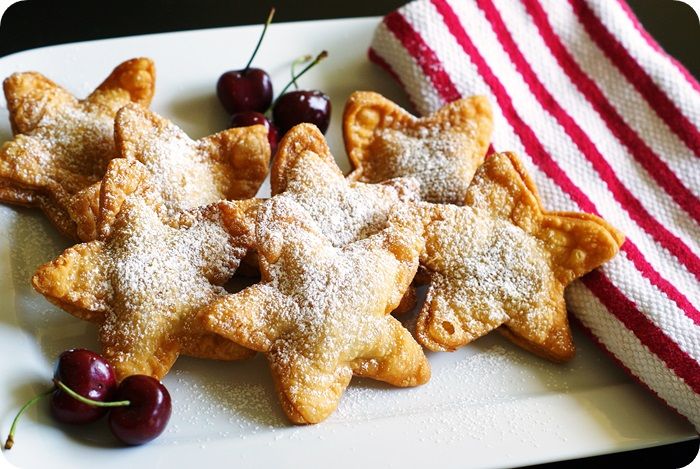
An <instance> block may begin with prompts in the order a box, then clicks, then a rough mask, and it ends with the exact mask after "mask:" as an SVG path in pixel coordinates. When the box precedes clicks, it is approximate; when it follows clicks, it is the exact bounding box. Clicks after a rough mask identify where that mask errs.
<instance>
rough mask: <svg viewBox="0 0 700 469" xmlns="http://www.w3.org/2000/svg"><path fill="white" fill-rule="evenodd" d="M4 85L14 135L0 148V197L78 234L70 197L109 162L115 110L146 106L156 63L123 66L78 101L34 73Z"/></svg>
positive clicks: (140, 60) (140, 61)
mask: <svg viewBox="0 0 700 469" xmlns="http://www.w3.org/2000/svg"><path fill="white" fill-rule="evenodd" d="M3 85H4V90H5V97H6V99H7V106H8V110H9V112H10V122H11V125H12V129H13V132H14V133H15V137H14V139H13V140H11V141H8V142H6V143H4V144H3V145H2V147H0V186H1V187H2V190H0V200H2V201H3V202H6V203H12V204H20V205H30V206H36V207H39V208H41V209H43V210H44V212H46V214H47V215H48V216H49V218H50V219H51V220H52V221H53V222H54V223H55V224H56V225H57V227H58V228H59V229H60V230H61V232H63V233H65V234H69V235H71V236H72V237H74V238H75V237H78V235H79V232H80V231H81V230H80V227H79V226H76V221H75V220H74V217H73V213H72V210H73V199H74V198H75V197H76V195H77V194H78V193H79V192H80V191H82V190H84V189H86V188H88V187H89V186H90V185H92V184H94V183H95V182H97V181H99V180H100V179H101V178H102V176H103V174H104V172H105V170H106V168H107V164H108V162H109V160H111V159H112V158H114V156H115V151H114V116H115V115H116V113H117V111H118V110H119V109H120V108H121V107H122V106H124V105H125V104H128V103H132V102H134V103H138V104H140V105H145V106H147V105H148V104H149V103H150V101H151V98H152V96H153V91H154V87H155V71H154V67H153V62H151V61H150V60H149V59H144V58H138V59H132V60H129V61H127V62H124V63H122V64H121V65H119V66H118V67H117V68H115V69H114V71H113V72H112V73H111V74H110V76H109V77H107V79H106V80H105V81H104V82H102V84H101V85H100V86H98V87H97V89H95V91H93V92H92V93H91V94H90V95H89V96H88V97H87V98H85V99H83V100H78V99H77V98H75V97H74V96H73V95H71V94H70V93H69V92H68V91H66V90H65V89H63V88H61V87H60V86H58V85H57V84H55V83H54V82H52V81H51V80H49V79H48V78H46V77H44V76H43V75H41V74H39V73H36V72H26V73H16V74H14V75H12V76H10V77H9V78H7V79H6V80H5V81H4V83H3ZM93 191H94V189H93Z"/></svg>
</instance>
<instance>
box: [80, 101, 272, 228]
mask: <svg viewBox="0 0 700 469" xmlns="http://www.w3.org/2000/svg"><path fill="white" fill-rule="evenodd" d="M115 140H116V146H117V155H118V156H119V157H121V158H117V159H114V160H112V161H111V162H110V164H109V167H108V169H107V172H108V173H111V177H109V178H107V177H106V176H105V180H107V181H108V182H107V183H103V184H102V186H101V190H102V192H104V191H105V187H106V188H107V192H106V193H103V194H101V193H100V192H99V190H98V198H99V197H101V199H100V204H95V203H94V202H93V204H92V206H91V210H89V211H83V212H82V213H84V214H86V217H85V218H86V219H87V218H90V217H91V216H99V217H101V218H100V219H99V225H100V232H99V233H98V235H99V236H106V235H107V234H108V233H109V226H110V225H109V220H110V219H114V217H115V216H116V214H117V212H118V210H119V205H120V203H121V200H122V199H123V194H121V198H120V195H119V191H120V190H121V189H123V188H124V187H136V186H138V183H139V181H142V180H144V179H148V180H149V187H150V188H151V189H152V190H153V194H152V195H153V196H155V197H157V198H158V199H159V202H160V204H159V206H158V207H157V208H158V212H159V215H160V216H161V218H163V219H164V221H166V222H167V220H168V219H171V218H174V219H177V218H178V216H179V215H180V214H181V213H183V212H186V211H187V210H190V209H193V208H196V207H200V206H203V205H207V204H210V203H213V202H216V201H219V200H233V199H247V198H250V197H253V196H255V194H256V193H257V191H258V189H259V188H260V185H261V184H262V182H263V181H264V179H265V177H266V176H267V172H268V169H269V163H270V145H269V143H268V140H267V131H266V130H265V127H263V126H262V125H255V126H250V127H238V128H233V129H228V130H224V131H223V132H219V133H217V134H214V135H209V136H207V137H204V138H201V139H199V140H192V139H191V138H189V137H188V136H187V134H185V132H183V131H182V130H181V129H180V128H179V127H177V126H176V125H175V124H173V123H172V122H170V121H169V120H167V119H165V118H163V117H161V116H159V115H157V114H156V113H154V112H151V111H149V110H148V109H144V108H143V107H141V106H136V105H128V106H125V107H123V108H122V109H121V110H120V111H119V112H118V113H117V117H116V119H115ZM132 161H138V162H139V163H142V164H140V165H135V164H133V163H131V162H132ZM144 170H145V172H144ZM115 189H117V190H115ZM95 205H98V206H99V207H101V210H100V212H99V213H95V211H94V210H93V209H94V206H95ZM86 207H87V203H86ZM84 223H85V224H88V223H89V222H88V221H87V220H86V221H84ZM92 223H93V224H95V225H97V224H98V222H97V221H93V222H92Z"/></svg>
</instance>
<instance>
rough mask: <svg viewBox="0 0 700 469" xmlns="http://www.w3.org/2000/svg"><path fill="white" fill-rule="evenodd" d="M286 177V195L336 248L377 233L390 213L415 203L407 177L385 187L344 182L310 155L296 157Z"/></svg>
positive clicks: (411, 182) (412, 181)
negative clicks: (298, 205) (308, 215)
mask: <svg viewBox="0 0 700 469" xmlns="http://www.w3.org/2000/svg"><path fill="white" fill-rule="evenodd" d="M288 178H289V181H288V183H287V189H286V194H289V197H293V198H294V199H295V201H296V202H297V203H299V204H300V205H301V206H302V207H303V208H304V210H305V211H306V212H307V213H308V214H310V216H311V217H312V218H313V219H314V221H315V222H316V223H317V224H318V226H319V228H320V230H321V232H322V233H323V234H324V235H326V236H327V237H328V238H329V240H330V241H331V242H332V243H333V246H336V247H338V246H344V245H346V244H349V243H352V242H354V241H357V240H359V239H363V238H366V237H368V236H370V235H372V234H374V233H377V232H379V231H381V230H382V229H384V228H385V227H386V226H387V220H388V219H389V216H390V214H391V213H392V211H393V210H394V209H395V208H396V207H397V206H398V205H399V204H400V203H402V202H405V201H409V200H415V199H416V198H417V193H418V183H417V181H416V180H415V179H411V178H402V179H396V180H394V181H391V182H389V183H386V184H364V183H352V182H348V181H346V180H345V178H343V176H342V174H340V173H339V172H338V171H334V170H333V168H331V167H330V166H328V164H327V163H325V162H321V161H320V158H319V157H318V156H317V155H315V154H313V153H311V152H306V153H304V154H302V155H301V156H299V158H298V160H297V162H296V164H295V166H294V167H293V168H291V169H290V171H289V174H288Z"/></svg>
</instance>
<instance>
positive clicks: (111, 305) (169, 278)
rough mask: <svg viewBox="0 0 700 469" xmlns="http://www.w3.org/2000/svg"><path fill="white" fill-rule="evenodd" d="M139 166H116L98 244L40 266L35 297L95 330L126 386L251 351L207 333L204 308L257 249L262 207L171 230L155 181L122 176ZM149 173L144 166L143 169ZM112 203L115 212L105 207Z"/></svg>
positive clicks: (248, 206)
mask: <svg viewBox="0 0 700 469" xmlns="http://www.w3.org/2000/svg"><path fill="white" fill-rule="evenodd" d="M139 165H141V163H139V162H137V161H127V160H124V159H120V160H113V161H112V163H111V166H112V168H111V169H112V170H111V171H109V172H108V174H107V175H106V176H105V180H103V182H102V183H103V186H106V187H112V188H114V187H118V189H110V190H109V191H108V192H110V193H112V194H114V193H117V192H118V193H119V196H120V198H119V200H117V198H116V197H114V198H112V199H110V201H111V202H112V203H113V205H114V206H118V209H114V210H115V214H114V217H113V219H112V221H111V223H109V230H107V231H106V235H105V237H104V238H103V239H101V240H99V241H92V242H89V243H85V244H78V245H76V246H73V247H71V248H69V249H67V250H66V251H64V253H63V254H61V255H60V256H59V257H58V258H57V259H56V260H54V261H52V262H49V263H47V264H45V265H43V266H41V267H40V268H39V269H38V271H37V272H36V274H35V275H34V277H33V279H32V283H33V285H34V287H35V289H36V290H37V291H38V292H40V293H42V294H43V295H44V296H46V298H47V299H48V300H49V301H51V302H53V303H54V304H56V305H58V306H59V307H61V308H63V309H65V310H66V311H68V312H69V313H71V314H73V315H75V316H77V317H79V318H81V319H85V320H89V321H91V322H95V323H97V325H98V329H99V338H100V342H101V344H102V348H103V355H104V356H105V357H106V358H107V360H108V361H109V362H110V363H111V364H112V365H113V366H114V368H115V371H116V374H117V377H118V379H120V380H121V379H123V378H124V377H126V376H128V375H131V374H147V375H151V376H154V377H156V378H158V379H160V378H162V377H163V376H164V375H165V374H166V373H167V372H168V370H169V369H170V367H171V366H172V364H173V363H174V361H175V360H176V359H177V357H178V355H179V354H181V353H184V354H189V355H193V356H196V357H203V358H213V359H221V360H224V359H225V360H236V359H242V358H247V357H249V356H251V355H252V353H253V352H251V351H250V350H248V349H244V348H243V347H240V346H239V345H236V344H233V343H231V342H228V341H226V340H224V339H223V338H221V337H218V336H216V335H215V334H212V333H210V332H208V331H205V330H203V329H202V328H201V327H200V326H199V323H198V322H196V321H194V318H195V317H196V315H197V312H198V310H199V309H200V308H201V307H202V306H204V305H206V304H207V303H209V302H211V301H214V300H215V299H216V298H218V297H221V296H223V295H224V294H225V290H224V289H223V288H222V287H221V285H223V284H224V283H225V282H226V281H227V280H228V279H229V278H230V277H231V276H232V275H233V272H234V270H235V269H236V267H237V266H238V263H239V261H240V259H241V258H242V257H243V255H244V254H245V251H246V249H247V248H248V247H250V246H251V243H252V238H253V231H254V219H255V216H256V210H257V206H258V204H259V202H258V201H257V200H254V199H253V200H245V201H240V202H229V201H222V202H217V203H215V204H212V205H209V206H206V207H202V208H199V209H196V210H193V211H189V212H187V213H183V216H182V217H181V218H180V219H178V220H175V219H170V220H169V224H165V223H163V221H162V220H161V218H160V216H159V213H158V211H157V209H158V205H157V204H155V203H153V200H149V199H148V196H149V192H148V188H149V187H150V182H149V181H148V177H149V174H148V173H147V172H146V171H141V172H140V174H141V175H142V176H143V177H142V178H141V179H139V180H137V179H135V178H134V179H128V178H127V180H126V181H119V182H117V181H112V178H115V179H117V178H122V177H123V176H124V175H123V173H121V172H120V171H121V170H124V169H126V170H127V171H126V172H127V173H128V171H130V170H133V168H137V169H138V166H139ZM141 166H143V165H141ZM107 205H109V204H107Z"/></svg>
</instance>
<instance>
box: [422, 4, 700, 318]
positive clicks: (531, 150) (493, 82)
mask: <svg viewBox="0 0 700 469" xmlns="http://www.w3.org/2000/svg"><path fill="white" fill-rule="evenodd" d="M434 3H435V6H436V8H437V9H438V11H440V13H441V14H442V16H443V19H444V21H445V24H446V25H447V27H448V29H449V30H450V32H451V33H452V34H453V36H454V37H455V38H456V40H457V41H458V43H459V44H460V45H461V46H462V48H463V49H464V51H465V52H466V53H467V55H468V56H469V57H470V58H471V60H472V62H473V63H474V64H475V65H476V66H477V68H478V70H479V73H480V75H481V76H482V77H483V79H484V81H485V82H486V83H487V84H488V85H489V87H490V88H491V90H492V93H493V94H494V96H495V97H496V100H497V102H498V105H499V107H500V108H501V111H502V112H503V115H504V117H506V119H507V120H508V122H509V123H510V124H511V126H512V127H513V129H514V130H515V131H516V132H517V134H518V136H519V138H520V140H521V141H522V142H523V145H524V146H525V150H526V151H527V153H528V154H530V155H531V156H532V158H533V160H534V161H535V163H536V164H537V165H538V166H539V167H540V168H541V169H542V171H544V173H545V174H547V176H549V177H550V178H551V179H552V180H554V181H556V182H557V184H558V185H559V186H560V187H561V188H562V189H563V190H564V191H566V192H567V193H568V194H569V195H570V196H571V197H572V199H573V200H574V201H575V202H576V203H577V204H578V205H579V207H581V209H582V210H584V211H586V212H589V213H596V214H597V213H598V211H597V210H596V207H595V205H593V203H592V202H591V201H590V199H588V197H587V196H586V195H585V194H584V193H583V192H582V191H581V190H580V189H579V188H578V187H577V186H576V185H574V184H573V182H571V180H570V179H569V177H568V176H567V175H566V173H564V171H562V170H561V168H560V167H559V166H558V165H557V164H556V162H555V161H554V160H553V159H552V157H551V156H550V155H549V154H548V153H547V151H546V150H545V149H544V147H543V146H542V144H541V143H540V141H539V140H538V139H537V137H536V136H535V134H534V132H533V131H532V129H531V128H530V127H529V126H528V125H527V124H525V122H524V121H523V120H522V118H521V117H520V116H519V115H518V113H517V112H516V111H515V108H514V107H513V106H512V104H511V100H510V96H508V93H507V92H506V90H505V88H503V85H502V84H501V83H500V82H499V81H498V80H497V79H496V77H495V75H494V74H493V72H492V71H491V69H490V68H489V66H488V64H486V62H485V61H484V59H483V58H482V57H481V55H479V53H478V51H477V50H476V48H475V47H474V44H473V43H472V42H471V40H470V39H469V37H468V36H467V35H466V32H464V30H463V29H462V26H461V24H460V22H459V20H458V19H457V17H456V16H455V15H454V12H453V11H452V10H451V9H450V8H449V6H447V5H444V4H443V3H442V2H434ZM414 34H417V33H416V32H415V31H414ZM427 73H430V70H428V72H427ZM622 250H623V251H624V252H625V253H626V255H627V257H628V258H629V259H630V260H631V261H632V263H633V264H634V266H635V267H636V269H637V270H638V271H639V272H641V274H642V275H643V276H644V277H646V278H647V279H648V280H649V281H650V282H651V284H652V285H655V286H656V287H657V288H658V289H659V290H660V291H662V292H663V293H664V294H666V296H667V297H668V298H670V299H671V300H672V301H674V302H675V303H676V304H677V305H678V307H679V308H680V309H681V310H683V311H684V312H685V313H686V314H687V315H688V317H690V318H692V319H693V320H694V321H695V322H696V323H698V324H700V311H698V310H697V309H696V308H695V307H694V306H693V305H692V304H691V303H690V301H689V300H688V299H687V298H686V297H685V296H684V295H683V294H681V293H680V292H679V291H678V290H677V289H676V288H675V287H674V286H673V285H672V284H671V282H669V281H668V280H666V279H665V278H663V277H662V276H661V275H660V274H659V273H658V272H657V271H656V270H654V268H653V267H652V266H651V265H650V264H649V263H648V262H647V260H646V259H645V258H644V256H643V255H642V253H641V252H640V251H639V249H638V248H637V246H636V245H634V244H633V243H632V242H631V241H630V240H628V241H626V242H625V243H624V244H623V245H622Z"/></svg>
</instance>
